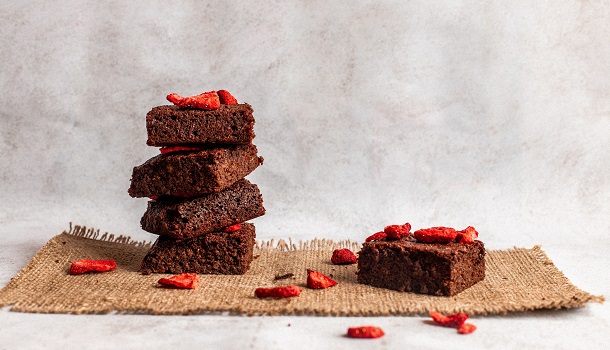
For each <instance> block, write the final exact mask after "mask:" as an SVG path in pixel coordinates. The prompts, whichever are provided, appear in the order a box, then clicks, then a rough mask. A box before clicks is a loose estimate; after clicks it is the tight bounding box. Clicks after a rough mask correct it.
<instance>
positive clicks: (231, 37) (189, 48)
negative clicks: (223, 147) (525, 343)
mask: <svg viewBox="0 0 610 350" xmlns="http://www.w3.org/2000/svg"><path fill="white" fill-rule="evenodd" d="M609 43H610V3H608V2H607V1H554V2H551V3H546V2H544V3H543V2H537V1H535V2H532V1H510V2H509V1H395V2H389V1H382V2H378V1H348V2H345V3H343V4H339V3H338V2H327V1H303V2H285V1H277V2H272V1H269V2H264V3H258V4H253V3H252V4H251V3H250V2H247V3H245V2H242V1H235V2H227V3H223V2H218V1H215V2H211V1H186V2H184V3H181V4H179V5H178V4H174V3H173V2H169V1H165V2H164V1H159V2H122V1H103V2H102V1H72V2H68V1H39V2H35V1H30V2H23V1H16V2H2V3H1V4H0V71H1V76H0V96H2V99H1V102H0V106H1V107H0V154H2V163H1V165H0V193H1V196H2V200H1V201H0V225H2V226H3V228H4V230H3V231H2V233H3V235H5V236H7V235H9V236H10V235H11V234H13V232H15V230H16V231H18V232H21V234H23V235H24V237H28V239H30V240H32V241H35V242H40V244H42V243H44V242H45V241H46V240H47V239H49V238H50V237H52V236H53V235H55V234H57V233H59V232H61V230H63V229H65V228H66V227H67V223H68V222H69V221H73V222H75V223H77V224H81V225H87V226H92V227H96V228H100V229H102V230H107V231H110V232H111V233H121V234H128V235H131V236H132V237H134V238H136V239H151V238H152V235H148V234H147V233H145V232H143V231H141V229H140V228H139V220H140V217H141V215H142V214H143V212H144V210H145V207H146V201H145V200H143V199H133V198H130V197H129V196H128V195H127V188H128V187H129V179H130V176H131V170H132V168H133V166H135V165H138V164H141V163H142V162H144V161H145V160H146V159H148V158H150V157H151V156H153V155H155V154H156V153H157V152H158V151H157V150H156V149H155V148H151V147H147V146H146V129H145V119H144V118H145V115H146V112H148V110H150V108H152V107H153V106H156V105H159V104H166V103H167V102H166V101H165V96H166V95H167V94H168V93H170V92H178V93H180V94H186V95H189V94H196V93H200V92H203V91H207V90H211V89H222V88H224V89H228V90H229V91H231V92H232V93H233V94H234V95H235V96H236V97H237V99H238V100H239V101H240V102H248V103H250V104H251V105H252V106H253V108H254V110H255V117H256V120H257V123H256V126H255V131H256V134H257V137H256V139H255V144H256V145H257V146H258V147H259V151H260V154H261V155H262V156H264V157H265V164H264V166H262V167H260V168H259V169H257V170H256V171H255V172H254V173H253V174H252V175H250V176H249V178H250V179H251V180H252V181H253V182H255V183H257V184H258V185H259V187H260V188H261V191H262V193H263V196H264V199H265V206H266V208H267V215H266V216H264V217H262V218H259V219H256V220H254V223H255V224H256V225H257V234H258V237H259V238H262V239H269V238H287V237H292V238H297V239H310V238H314V237H324V238H334V239H345V238H351V239H354V240H362V239H364V238H365V237H366V236H368V235H369V234H371V233H374V232H376V231H378V230H380V229H381V228H382V227H383V226H385V225H387V224H391V223H403V222H405V221H409V222H411V223H412V224H413V226H414V228H420V227H428V226H437V225H444V226H454V227H457V228H463V227H465V226H467V225H473V226H475V227H476V228H477V229H478V230H479V232H480V233H481V238H482V239H483V240H484V241H485V242H486V244H487V246H488V247H492V248H510V247H512V246H513V245H517V246H526V247H531V246H532V245H534V244H542V246H543V248H545V247H546V248H550V249H551V250H553V249H556V253H555V254H556V255H555V256H553V255H552V254H551V258H554V257H559V258H561V259H562V260H561V261H563V265H562V264H560V267H561V268H562V269H567V270H568V271H569V272H572V275H569V277H571V279H572V280H573V281H574V280H575V281H576V282H584V283H585V286H583V287H589V288H585V289H588V290H589V291H591V292H596V293H598V294H602V293H605V294H606V295H607V294H608V292H609V291H610V285H609V284H610V283H609V282H607V281H605V282H604V281H601V280H600V279H602V277H604V278H607V271H606V269H607V268H608V267H610V266H608V265H609V264H608V262H609V261H610V260H609V259H608V258H607V257H606V255H607V250H608V249H610V238H609V236H608V233H609V232H610V220H609V217H610V205H609V190H608V189H609V188H610V176H609V173H610V136H609V135H610V44H609ZM34 228H36V229H34ZM592 243H593V244H592ZM37 244H38V243H37ZM591 245H593V246H594V247H593V249H592V250H591V249H589V247H590V246H591ZM39 246H40V245H38V247H39ZM29 249H30V250H28V252H31V254H33V252H35V249H34V248H29ZM32 249H34V250H32ZM579 249H580V250H579ZM30 256H31V255H29V256H27V257H24V258H23V264H24V263H25V262H26V261H27V259H29V257H30ZM574 259H575V260H579V261H582V260H583V259H584V260H585V261H590V264H587V265H585V264H584V263H583V264H582V265H578V264H577V263H575V264H576V265H571V263H570V261H572V260H574ZM19 261H20V262H19V263H17V265H15V266H14V270H15V271H14V272H16V271H17V270H18V268H20V267H21V266H22V264H21V260H19ZM600 261H601V265H600ZM20 264H21V265H20ZM589 268H592V269H596V270H595V271H596V272H597V273H598V275H586V277H585V278H583V279H579V277H578V276H579V274H581V273H582V271H583V270H587V269H589ZM599 274H601V275H599ZM602 280H603V279H602ZM594 281H595V282H594ZM587 283H590V284H589V285H587ZM606 309H607V308H606ZM606 315H607V312H606ZM604 322H606V323H604V324H603V325H602V330H604V329H605V332H606V334H607V335H610V332H608V329H607V328H603V327H604V326H605V327H608V323H607V320H606V321H604ZM598 333H599V332H598ZM603 333H604V331H602V334H603Z"/></svg>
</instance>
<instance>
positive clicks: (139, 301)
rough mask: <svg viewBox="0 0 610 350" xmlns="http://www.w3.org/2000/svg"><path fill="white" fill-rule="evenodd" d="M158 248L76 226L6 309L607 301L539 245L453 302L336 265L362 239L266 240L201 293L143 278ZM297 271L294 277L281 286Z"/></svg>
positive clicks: (360, 308) (455, 307)
mask: <svg viewBox="0 0 610 350" xmlns="http://www.w3.org/2000/svg"><path fill="white" fill-rule="evenodd" d="M149 246H150V243H140V242H132V241H131V240H130V239H129V238H128V237H124V236H119V237H115V236H113V235H108V234H107V233H106V234H104V235H100V233H99V230H98V231H95V230H92V229H89V230H87V229H86V228H84V227H79V226H75V227H72V225H70V230H69V231H68V232H63V233H62V234H60V235H58V236H56V237H54V238H53V239H51V240H50V241H49V242H48V243H47V244H46V245H45V246H44V247H43V248H42V249H41V250H40V251H39V252H38V253H37V254H36V256H34V258H33V259H32V261H30V263H28V265H27V266H26V267H25V268H23V270H21V271H20V272H19V273H18V274H17V276H15V277H14V278H13V279H12V280H11V281H10V282H9V284H8V285H7V286H6V287H5V288H3V289H2V290H1V291H0V306H7V305H12V308H11V310H12V311H23V312H43V313H75V314H81V313H108V312H118V313H145V314H197V313H221V312H228V313H230V314H247V315H256V314H259V315H262V314H268V315H289V314H297V315H319V316H331V315H344V316H386V315H415V314H426V313H428V312H429V311H431V310H436V311H440V312H444V313H454V312H467V313H470V314H498V313H507V312H513V311H525V310H534V309H557V308H574V307H582V306H584V305H585V303H587V302H603V300H604V298H603V297H602V296H593V295H590V294H589V293H587V292H584V291H582V290H580V289H578V288H577V287H575V286H574V285H572V284H571V283H570V282H569V281H568V279H567V278H566V277H564V275H563V274H562V273H561V272H560V271H559V270H558V269H557V268H556V267H555V265H553V262H552V261H551V260H549V258H548V257H547V256H546V254H545V253H544V252H543V251H542V250H541V249H540V247H538V246H536V247H534V248H533V249H523V248H515V249H511V250H502V251H497V250H490V251H487V260H486V263H487V275H486V277H485V280H484V281H482V282H480V283H478V284H477V285H475V286H474V287H472V288H469V289H467V290H466V291H464V292H462V293H460V294H458V295H457V296H455V297H434V296H427V295H418V294H412V293H400V292H395V291H391V290H386V289H382V288H374V287H371V286H366V285H361V284H358V283H357V282H356V265H348V266H335V265H332V264H331V263H330V256H331V251H332V249H335V248H340V247H348V248H350V249H352V250H353V251H358V249H359V245H358V244H357V243H350V242H347V241H346V242H339V243H333V242H331V241H325V240H314V241H311V242H308V244H304V243H299V244H293V243H292V242H284V241H280V242H277V243H274V242H273V241H271V242H267V243H266V244H258V245H257V247H256V249H255V256H257V258H256V259H255V260H254V262H253V265H252V267H251V269H250V271H248V273H247V274H245V275H243V276H217V275H200V279H201V285H200V287H199V288H197V289H196V290H176V289H165V288H160V287H158V286H157V283H156V282H157V280H158V279H159V278H160V276H161V275H154V274H153V275H148V276H144V275H141V274H140V273H138V268H139V265H140V262H141V260H142V257H143V256H144V254H146V251H147V249H148V248H149ZM84 258H90V259H114V260H115V261H116V262H117V269H116V271H113V272H108V273H101V274H86V275H77V276H72V275H69V274H68V273H67V272H68V270H69V266H70V262H71V261H73V260H77V259H84ZM307 268H310V269H313V270H317V271H320V272H322V273H324V274H326V275H330V276H332V277H333V278H334V279H335V280H336V281H337V282H339V284H338V285H337V286H335V287H332V288H328V289H324V290H311V289H307V288H303V292H302V293H301V295H300V296H299V297H295V298H289V299H280V300H274V299H257V298H255V297H254V289H255V288H257V287H264V286H274V285H288V284H296V285H300V286H302V287H304V285H305V281H306V269H307ZM289 273H293V274H294V277H293V278H288V279H282V280H275V277H276V276H279V275H285V274H289Z"/></svg>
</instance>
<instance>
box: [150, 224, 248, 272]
mask: <svg viewBox="0 0 610 350" xmlns="http://www.w3.org/2000/svg"><path fill="white" fill-rule="evenodd" d="M255 237H256V234H255V229H254V225H252V224H248V223H244V224H242V228H241V229H240V230H237V231H235V232H232V233H225V232H214V233H209V234H207V235H202V236H198V237H195V238H191V239H185V240H175V239H173V238H170V237H166V236H159V238H158V239H157V241H156V242H155V244H154V245H153V246H152V248H151V249H150V250H149V252H148V254H146V256H145V257H144V260H143V261H142V265H141V268H140V271H141V272H142V273H144V274H150V273H173V274H178V273H183V272H195V273H202V274H215V275H243V274H244V273H246V271H248V269H249V268H250V264H251V263H252V259H253V255H252V252H253V249H254V238H255Z"/></svg>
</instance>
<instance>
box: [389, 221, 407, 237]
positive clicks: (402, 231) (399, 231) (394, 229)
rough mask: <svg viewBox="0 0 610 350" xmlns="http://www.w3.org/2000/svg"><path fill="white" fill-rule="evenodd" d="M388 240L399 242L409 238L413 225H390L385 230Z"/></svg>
mask: <svg viewBox="0 0 610 350" xmlns="http://www.w3.org/2000/svg"><path fill="white" fill-rule="evenodd" d="M383 232H385V234H386V235H387V238H388V240H397V239H401V238H403V237H407V236H408V235H409V233H410V232H411V224H409V223H408V222H407V223H406V224H404V225H389V226H386V227H385V228H384V229H383Z"/></svg>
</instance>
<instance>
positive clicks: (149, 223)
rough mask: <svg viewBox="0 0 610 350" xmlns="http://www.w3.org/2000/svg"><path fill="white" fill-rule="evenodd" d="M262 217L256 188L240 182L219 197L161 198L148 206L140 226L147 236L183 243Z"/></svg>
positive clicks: (216, 194) (210, 195)
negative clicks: (181, 241) (154, 235)
mask: <svg viewBox="0 0 610 350" xmlns="http://www.w3.org/2000/svg"><path fill="white" fill-rule="evenodd" d="M264 214H265V208H264V207H263V197H262V196H261V193H260V191H259V190H258V187H257V186H256V185H254V184H252V183H250V181H248V180H246V179H242V180H239V181H237V182H236V183H234V184H233V185H231V186H230V187H229V188H227V189H225V190H223V191H220V192H218V193H211V194H206V195H203V196H201V197H196V198H191V199H179V198H175V197H171V198H165V197H162V198H161V199H160V200H158V201H150V202H148V209H147V210H146V212H145V213H144V216H143V217H142V220H141V221H140V223H141V224H142V228H143V229H144V230H146V231H148V232H151V233H156V234H158V235H165V236H170V237H172V238H175V239H185V238H191V237H195V236H199V235H202V234H206V233H209V232H214V231H218V230H222V229H223V228H225V227H227V226H231V225H233V224H238V223H240V222H244V221H247V220H251V219H254V218H256V217H259V216H261V215H264Z"/></svg>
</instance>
